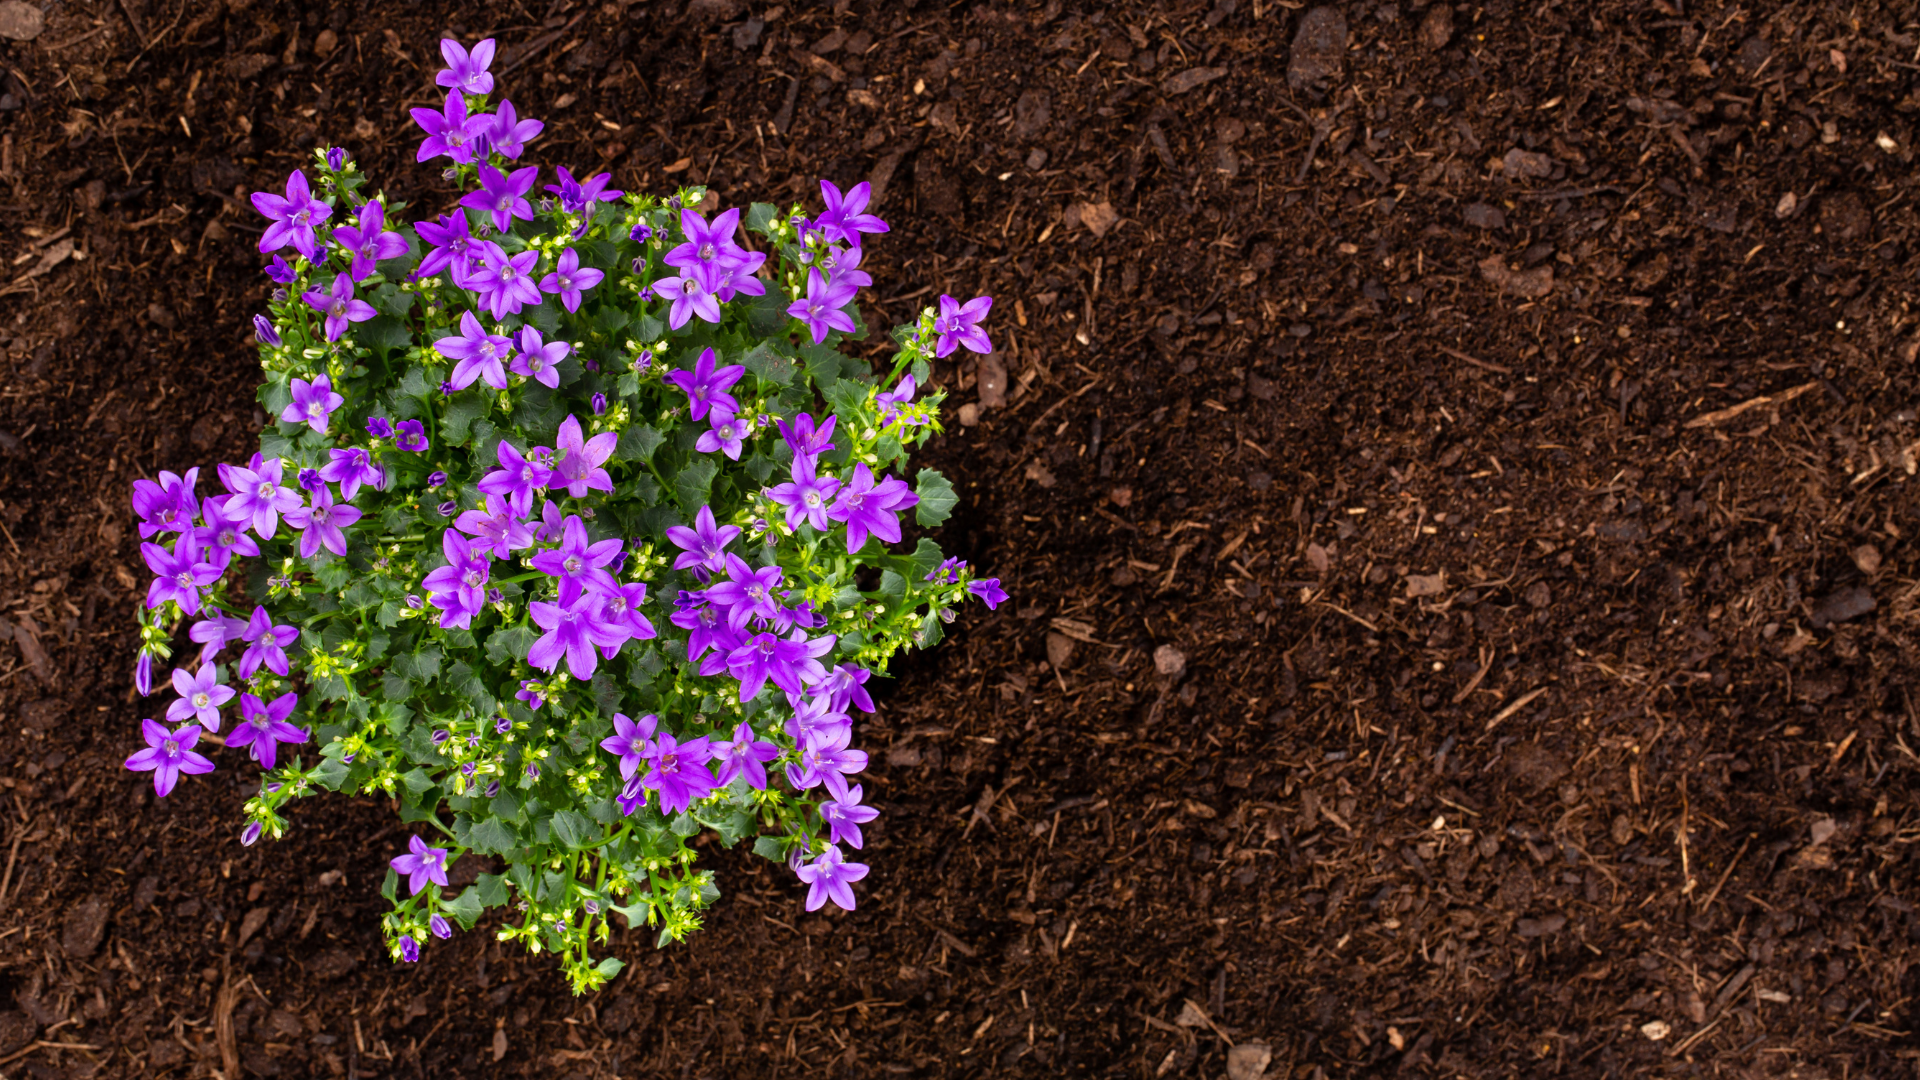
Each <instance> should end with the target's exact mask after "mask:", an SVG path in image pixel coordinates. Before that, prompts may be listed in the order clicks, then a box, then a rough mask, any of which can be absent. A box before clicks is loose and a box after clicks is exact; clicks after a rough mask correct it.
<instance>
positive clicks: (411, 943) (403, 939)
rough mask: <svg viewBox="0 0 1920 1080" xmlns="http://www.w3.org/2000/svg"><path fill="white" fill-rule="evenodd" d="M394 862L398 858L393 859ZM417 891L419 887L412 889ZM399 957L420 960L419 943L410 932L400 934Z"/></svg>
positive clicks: (410, 960) (411, 960) (414, 960)
mask: <svg viewBox="0 0 1920 1080" xmlns="http://www.w3.org/2000/svg"><path fill="white" fill-rule="evenodd" d="M395 861H396V862H397V861H398V860H395ZM413 891H414V892H419V891H420V890H419V889H415V890H413ZM400 959H401V960H403V961H405V962H406V963H409V964H417V963H419V962H420V943H419V942H417V941H415V940H413V935H412V934H401V935H400Z"/></svg>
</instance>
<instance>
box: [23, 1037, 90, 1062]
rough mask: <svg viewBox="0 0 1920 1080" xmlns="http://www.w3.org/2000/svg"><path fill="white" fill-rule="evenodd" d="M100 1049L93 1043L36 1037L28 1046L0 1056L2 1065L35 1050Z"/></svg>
mask: <svg viewBox="0 0 1920 1080" xmlns="http://www.w3.org/2000/svg"><path fill="white" fill-rule="evenodd" d="M98 1049H100V1048H99V1047H98V1046H95V1045H94V1044H92V1043H63V1042H54V1041H52V1040H51V1039H36V1040H34V1041H33V1042H31V1043H28V1044H27V1045H26V1046H23V1047H21V1048H20V1049H18V1050H16V1051H14V1052H13V1053H11V1054H8V1055H7V1056H6V1057H3V1058H0V1065H5V1064H7V1063H9V1062H14V1061H19V1060H20V1059H21V1058H23V1057H26V1056H27V1055H28V1054H31V1053H33V1052H34V1051H35V1050H98Z"/></svg>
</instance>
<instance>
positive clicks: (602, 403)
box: [589, 393, 607, 416]
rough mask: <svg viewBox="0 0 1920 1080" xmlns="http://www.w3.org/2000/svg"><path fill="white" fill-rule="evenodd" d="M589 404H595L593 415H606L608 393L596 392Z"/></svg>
mask: <svg viewBox="0 0 1920 1080" xmlns="http://www.w3.org/2000/svg"><path fill="white" fill-rule="evenodd" d="M589 404H590V405H592V406H593V415H595V416H605V415H606V413H607V395H605V394H600V393H596V394H594V395H593V397H592V398H591V399H590V400H589Z"/></svg>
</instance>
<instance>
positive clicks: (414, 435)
mask: <svg viewBox="0 0 1920 1080" xmlns="http://www.w3.org/2000/svg"><path fill="white" fill-rule="evenodd" d="M393 445H394V447H395V448H396V449H399V450H404V451H406V452H407V453H409V454H422V453H425V452H426V450H427V445H428V444H427V427H426V425H425V424H422V423H421V422H420V421H418V420H402V421H400V424H399V428H398V430H397V431H396V432H395V433H394V436H393Z"/></svg>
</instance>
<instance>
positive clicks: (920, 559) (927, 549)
mask: <svg viewBox="0 0 1920 1080" xmlns="http://www.w3.org/2000/svg"><path fill="white" fill-rule="evenodd" d="M945 558H946V553H945V552H943V551H941V550H940V545H939V544H936V543H934V542H933V541H931V540H929V539H927V538H926V537H924V536H923V537H921V538H920V542H919V543H918V544H916V545H914V548H913V554H911V555H909V556H907V566H908V567H909V568H910V574H909V576H911V577H912V578H913V579H914V580H916V581H925V580H926V579H927V575H928V574H931V573H933V568H934V567H936V566H939V565H940V562H941V560H942V559H945Z"/></svg>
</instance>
